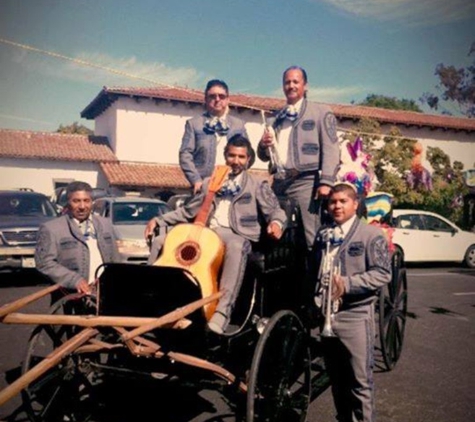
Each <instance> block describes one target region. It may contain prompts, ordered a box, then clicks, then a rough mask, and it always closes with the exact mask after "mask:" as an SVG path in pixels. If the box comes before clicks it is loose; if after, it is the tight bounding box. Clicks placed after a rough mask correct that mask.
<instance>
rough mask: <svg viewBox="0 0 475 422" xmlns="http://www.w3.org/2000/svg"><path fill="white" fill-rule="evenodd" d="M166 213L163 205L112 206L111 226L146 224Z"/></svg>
mask: <svg viewBox="0 0 475 422" xmlns="http://www.w3.org/2000/svg"><path fill="white" fill-rule="evenodd" d="M166 211H167V206H166V205H165V204H157V203H154V202H150V203H147V202H127V203H116V204H113V208H112V223H113V224H146V223H147V222H148V221H149V220H150V219H152V218H153V217H156V216H158V215H161V214H163V213H164V212H166Z"/></svg>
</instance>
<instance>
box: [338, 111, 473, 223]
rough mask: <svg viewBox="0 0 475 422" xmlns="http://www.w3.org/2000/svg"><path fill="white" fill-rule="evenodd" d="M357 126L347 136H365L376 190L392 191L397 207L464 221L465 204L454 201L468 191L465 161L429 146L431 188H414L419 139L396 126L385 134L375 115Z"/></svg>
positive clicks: (458, 221) (365, 144) (364, 140)
mask: <svg viewBox="0 0 475 422" xmlns="http://www.w3.org/2000/svg"><path fill="white" fill-rule="evenodd" d="M355 129H356V130H355V133H350V134H347V135H346V136H345V138H346V139H349V140H350V141H354V139H355V138H356V136H357V135H358V134H361V135H358V136H360V137H361V138H362V139H363V144H364V148H365V152H366V153H368V154H370V156H371V161H370V171H371V170H372V171H373V172H374V174H375V176H376V179H377V184H375V186H374V187H373V188H374V190H376V191H383V192H388V193H390V194H392V195H393V196H394V200H393V201H394V206H395V207H399V208H415V209H424V210H427V211H433V212H437V213H439V214H441V215H443V216H445V217H447V218H449V219H450V220H452V221H454V222H456V223H458V224H461V223H462V208H461V207H458V206H456V205H455V202H456V201H455V200H456V198H458V197H460V196H463V195H464V194H465V193H467V187H466V186H465V184H464V181H463V178H462V171H463V164H462V163H460V162H457V161H456V162H454V163H453V164H451V162H450V157H449V156H448V155H447V154H445V153H444V152H443V151H442V150H441V149H440V148H437V147H435V148H434V147H428V148H427V151H426V158H427V161H428V162H429V163H430V165H431V167H432V189H431V190H428V189H427V188H424V187H418V188H416V189H411V188H410V186H409V184H408V182H407V176H408V175H409V172H410V171H411V164H412V160H413V158H414V147H415V145H416V143H417V140H415V139H410V138H405V137H404V136H403V135H402V133H401V131H400V130H399V129H398V128H397V127H392V128H391V129H390V130H389V132H388V133H387V134H386V135H384V134H382V133H381V129H380V125H379V123H378V122H377V121H375V120H372V119H366V118H365V119H361V120H360V121H359V122H358V124H357V126H356V128H355ZM428 170H430V169H428Z"/></svg>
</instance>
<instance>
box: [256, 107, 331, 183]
mask: <svg viewBox="0 0 475 422" xmlns="http://www.w3.org/2000/svg"><path fill="white" fill-rule="evenodd" d="M281 113H282V110H279V111H278V112H277V113H276V114H275V115H274V117H272V118H270V119H268V124H270V125H272V127H273V128H274V130H275V132H276V134H277V136H279V135H278V134H279V131H280V129H281V127H282V123H283V120H281V119H279V118H278V116H279V115H280V114H281ZM257 156H258V157H259V158H260V159H261V160H262V161H265V162H267V161H269V155H268V149H267V148H265V147H263V146H262V145H261V144H259V146H258V149H257ZM289 158H290V160H291V162H292V164H293V168H294V169H295V170H298V171H299V172H304V171H305V172H306V171H317V170H321V175H320V181H319V183H320V184H326V185H329V186H332V185H333V183H334V182H335V175H336V172H337V170H338V165H339V162H340V150H339V146H338V139H337V133H336V119H335V115H334V114H333V112H332V111H331V110H330V108H329V107H328V106H325V105H322V104H316V103H312V102H309V101H307V100H306V99H304V100H303V102H302V107H301V109H300V113H299V116H298V118H297V119H296V120H295V121H294V122H292V130H291V132H290V137H289Z"/></svg>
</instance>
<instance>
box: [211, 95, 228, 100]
mask: <svg viewBox="0 0 475 422" xmlns="http://www.w3.org/2000/svg"><path fill="white" fill-rule="evenodd" d="M206 98H208V100H225V99H226V98H228V96H227V95H226V94H208V95H207V96H206Z"/></svg>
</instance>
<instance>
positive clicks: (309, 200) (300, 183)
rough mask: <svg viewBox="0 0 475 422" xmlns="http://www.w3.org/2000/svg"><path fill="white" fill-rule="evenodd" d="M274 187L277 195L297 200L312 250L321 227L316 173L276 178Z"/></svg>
mask: <svg viewBox="0 0 475 422" xmlns="http://www.w3.org/2000/svg"><path fill="white" fill-rule="evenodd" d="M272 189H273V190H274V192H275V194H276V195H277V196H280V197H282V196H285V197H287V198H289V199H292V200H293V201H295V203H296V204H297V205H298V207H299V210H300V213H301V216H302V223H303V227H304V230H305V240H306V242H307V247H308V249H309V250H310V249H311V248H312V246H313V243H314V242H315V235H316V234H317V230H318V228H319V227H320V215H319V214H318V209H317V204H316V201H315V200H314V197H315V192H316V188H315V175H307V176H304V177H300V178H288V179H285V180H277V179H276V180H274V184H273V186H272Z"/></svg>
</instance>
